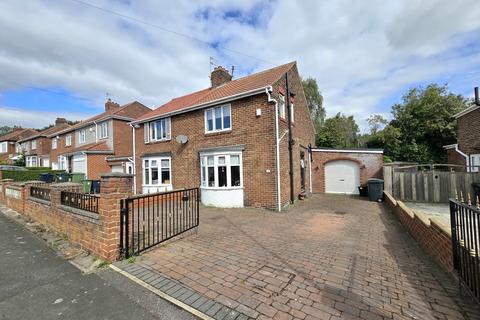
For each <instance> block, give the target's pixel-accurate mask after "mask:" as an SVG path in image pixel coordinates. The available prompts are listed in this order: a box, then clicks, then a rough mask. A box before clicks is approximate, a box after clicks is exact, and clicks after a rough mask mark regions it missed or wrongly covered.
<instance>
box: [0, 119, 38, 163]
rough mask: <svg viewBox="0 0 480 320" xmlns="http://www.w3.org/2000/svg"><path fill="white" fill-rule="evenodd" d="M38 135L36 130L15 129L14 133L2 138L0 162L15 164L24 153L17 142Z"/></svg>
mask: <svg viewBox="0 0 480 320" xmlns="http://www.w3.org/2000/svg"><path fill="white" fill-rule="evenodd" d="M36 133H37V131H35V130H34V129H28V128H27V129H24V128H20V127H15V128H14V129H13V131H12V132H9V133H7V134H4V135H2V136H0V162H2V163H9V164H13V162H14V161H15V160H17V159H18V157H19V156H20V155H21V153H22V150H21V149H20V148H19V147H18V146H17V145H16V143H17V141H19V140H21V139H25V138H27V137H29V136H31V135H34V134H36Z"/></svg>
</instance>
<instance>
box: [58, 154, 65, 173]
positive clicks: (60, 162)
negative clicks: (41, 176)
mask: <svg viewBox="0 0 480 320" xmlns="http://www.w3.org/2000/svg"><path fill="white" fill-rule="evenodd" d="M57 160H58V162H57V163H58V170H67V157H65V156H58V158H57Z"/></svg>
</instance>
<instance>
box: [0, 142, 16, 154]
mask: <svg viewBox="0 0 480 320" xmlns="http://www.w3.org/2000/svg"><path fill="white" fill-rule="evenodd" d="M7 152H8V141H2V142H0V153H7ZM17 153H18V151H17Z"/></svg>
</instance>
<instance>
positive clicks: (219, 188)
mask: <svg viewBox="0 0 480 320" xmlns="http://www.w3.org/2000/svg"><path fill="white" fill-rule="evenodd" d="M200 189H202V190H214V191H222V190H223V191H229V190H242V189H243V187H202V186H200Z"/></svg>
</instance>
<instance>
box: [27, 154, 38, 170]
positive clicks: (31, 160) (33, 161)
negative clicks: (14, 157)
mask: <svg viewBox="0 0 480 320" xmlns="http://www.w3.org/2000/svg"><path fill="white" fill-rule="evenodd" d="M34 164H35V165H34ZM25 165H26V166H27V167H28V168H36V167H38V157H37V156H27V157H26V159H25Z"/></svg>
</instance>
